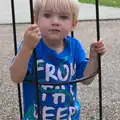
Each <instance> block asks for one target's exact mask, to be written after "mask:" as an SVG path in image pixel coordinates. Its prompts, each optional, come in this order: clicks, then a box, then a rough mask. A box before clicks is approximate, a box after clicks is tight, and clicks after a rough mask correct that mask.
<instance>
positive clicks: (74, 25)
mask: <svg viewBox="0 0 120 120" xmlns="http://www.w3.org/2000/svg"><path fill="white" fill-rule="evenodd" d="M77 23H78V20H77V21H76V22H75V23H73V29H74V28H75V27H76V25H77Z"/></svg>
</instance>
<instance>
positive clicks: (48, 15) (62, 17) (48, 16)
mask: <svg viewBox="0 0 120 120" xmlns="http://www.w3.org/2000/svg"><path fill="white" fill-rule="evenodd" d="M44 17H46V18H51V17H52V15H51V14H44ZM59 18H60V19H62V20H66V19H69V18H68V16H59Z"/></svg>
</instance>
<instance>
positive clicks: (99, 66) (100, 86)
mask: <svg viewBox="0 0 120 120" xmlns="http://www.w3.org/2000/svg"><path fill="white" fill-rule="evenodd" d="M96 29H97V40H98V41H99V40H100V25H99V0H96ZM98 68H99V73H98V76H99V116H100V120H102V75H101V56H100V54H98Z"/></svg>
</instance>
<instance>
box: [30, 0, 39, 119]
mask: <svg viewBox="0 0 120 120" xmlns="http://www.w3.org/2000/svg"><path fill="white" fill-rule="evenodd" d="M30 14H31V24H34V14H33V0H30ZM33 52H34V74H35V82H36V102H37V109H38V120H40V98H39V87H38V73H37V60H36V50H35V49H34V51H33Z"/></svg>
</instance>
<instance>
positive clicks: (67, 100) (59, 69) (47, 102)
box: [23, 36, 88, 120]
mask: <svg viewBox="0 0 120 120" xmlns="http://www.w3.org/2000/svg"><path fill="white" fill-rule="evenodd" d="M64 40H65V48H64V50H63V51H62V52H61V53H60V54H58V53H57V52H56V51H54V50H52V49H50V48H48V47H47V45H46V44H45V43H44V41H43V40H42V39H41V40H40V42H39V43H38V45H37V46H36V59H37V72H38V82H49V83H57V82H58V83H59V82H65V81H66V82H67V81H71V80H76V79H79V78H81V77H83V72H84V69H85V67H86V65H87V62H88V61H87V60H86V55H85V52H84V49H83V48H82V46H81V44H80V42H79V41H78V40H76V39H75V38H72V37H69V36H67V37H66V38H65V39H64ZM39 96H40V120H79V119H80V103H79V102H78V99H77V86H76V84H71V85H70V84H66V85H60V86H52V85H41V86H40V85H39ZM23 102H24V119H25V120H35V119H37V116H38V115H37V103H36V86H35V74H34V56H33V55H32V56H31V58H30V60H29V63H28V74H27V75H26V77H25V80H24V81H23Z"/></svg>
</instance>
